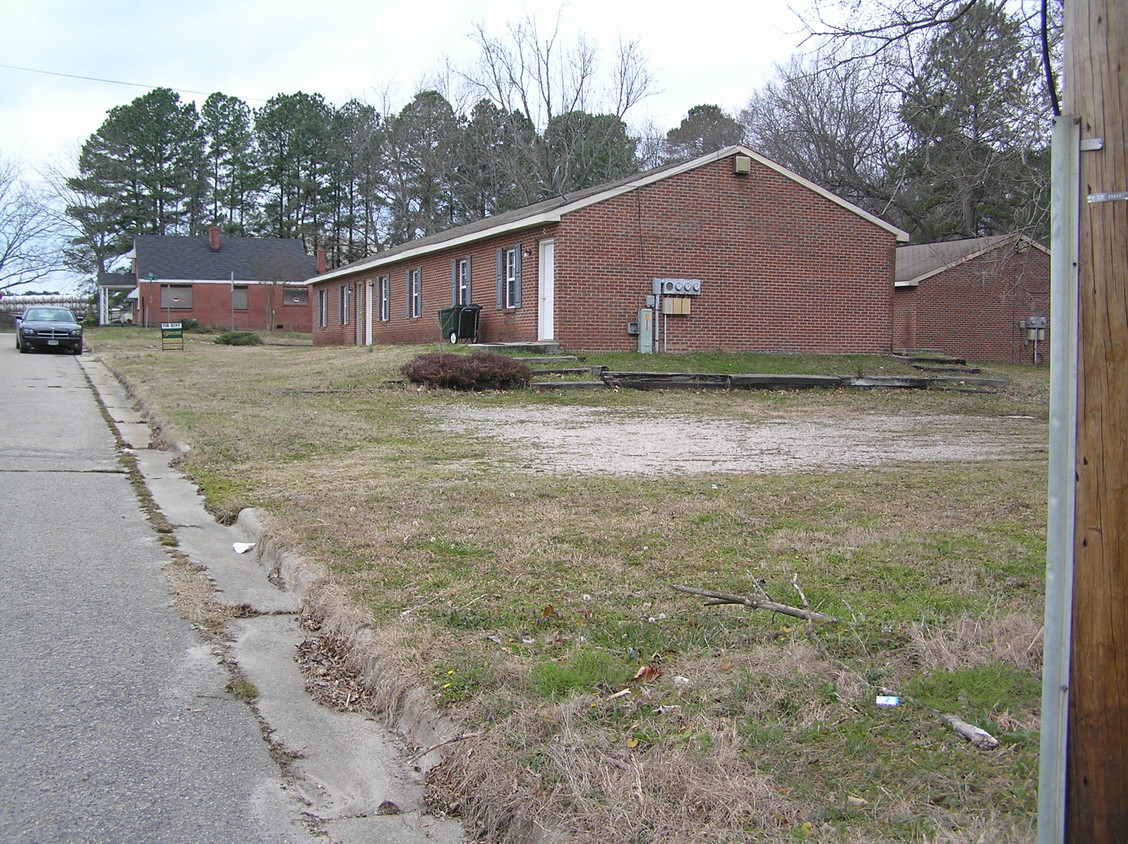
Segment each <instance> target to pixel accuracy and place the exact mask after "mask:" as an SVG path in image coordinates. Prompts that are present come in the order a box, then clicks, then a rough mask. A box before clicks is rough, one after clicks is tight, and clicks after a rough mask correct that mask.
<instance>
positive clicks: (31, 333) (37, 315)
mask: <svg viewBox="0 0 1128 844" xmlns="http://www.w3.org/2000/svg"><path fill="white" fill-rule="evenodd" d="M16 348H17V349H19V350H20V351H21V352H34V351H36V350H38V349H66V350H68V351H71V352H74V353H75V354H76V355H81V354H82V326H81V325H79V324H78V322H77V321H76V320H75V318H74V314H72V313H71V312H70V311H68V310H67V309H66V308H44V307H36V308H28V309H27V310H26V311H24V312H23V316H21V317H20V318H19V320H18V322H17V323H16Z"/></svg>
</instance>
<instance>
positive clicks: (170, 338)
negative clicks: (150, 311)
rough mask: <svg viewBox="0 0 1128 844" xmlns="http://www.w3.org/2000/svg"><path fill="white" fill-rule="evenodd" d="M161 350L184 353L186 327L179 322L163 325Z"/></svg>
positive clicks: (164, 323) (163, 323)
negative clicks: (176, 350)
mask: <svg viewBox="0 0 1128 844" xmlns="http://www.w3.org/2000/svg"><path fill="white" fill-rule="evenodd" d="M161 349H162V350H164V351H168V350H169V349H179V350H180V351H184V327H183V325H182V324H181V323H179V322H162V323H161Z"/></svg>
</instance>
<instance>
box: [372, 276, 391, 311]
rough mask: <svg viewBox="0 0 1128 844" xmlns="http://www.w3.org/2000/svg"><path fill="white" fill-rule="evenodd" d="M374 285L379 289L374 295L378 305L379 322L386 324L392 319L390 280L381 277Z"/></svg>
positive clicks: (386, 277)
mask: <svg viewBox="0 0 1128 844" xmlns="http://www.w3.org/2000/svg"><path fill="white" fill-rule="evenodd" d="M376 284H377V287H378V288H379V289H378V291H377V294H376V295H377V300H378V301H379V303H380V322H387V321H388V320H390V319H391V318H392V289H391V288H392V280H391V279H390V278H389V277H388V276H386V275H382V276H380V278H379V280H378V281H377V282H376Z"/></svg>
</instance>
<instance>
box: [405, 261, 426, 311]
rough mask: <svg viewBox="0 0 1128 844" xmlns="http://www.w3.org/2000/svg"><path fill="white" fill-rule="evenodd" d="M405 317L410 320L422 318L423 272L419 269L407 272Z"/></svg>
mask: <svg viewBox="0 0 1128 844" xmlns="http://www.w3.org/2000/svg"><path fill="white" fill-rule="evenodd" d="M407 315H408V317H410V318H411V319H419V317H421V316H423V270H422V269H420V268H419V267H416V268H415V269H413V270H408V271H407Z"/></svg>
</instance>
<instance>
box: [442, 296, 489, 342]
mask: <svg viewBox="0 0 1128 844" xmlns="http://www.w3.org/2000/svg"><path fill="white" fill-rule="evenodd" d="M481 313H482V306H481V305H453V306H451V307H449V308H441V309H440V310H439V333H440V335H441V336H442V338H443V339H444V340H449V341H450V342H451V343H457V342H458V341H459V340H469V341H470V342H471V343H477V342H478V318H479V316H480V315H481Z"/></svg>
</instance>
